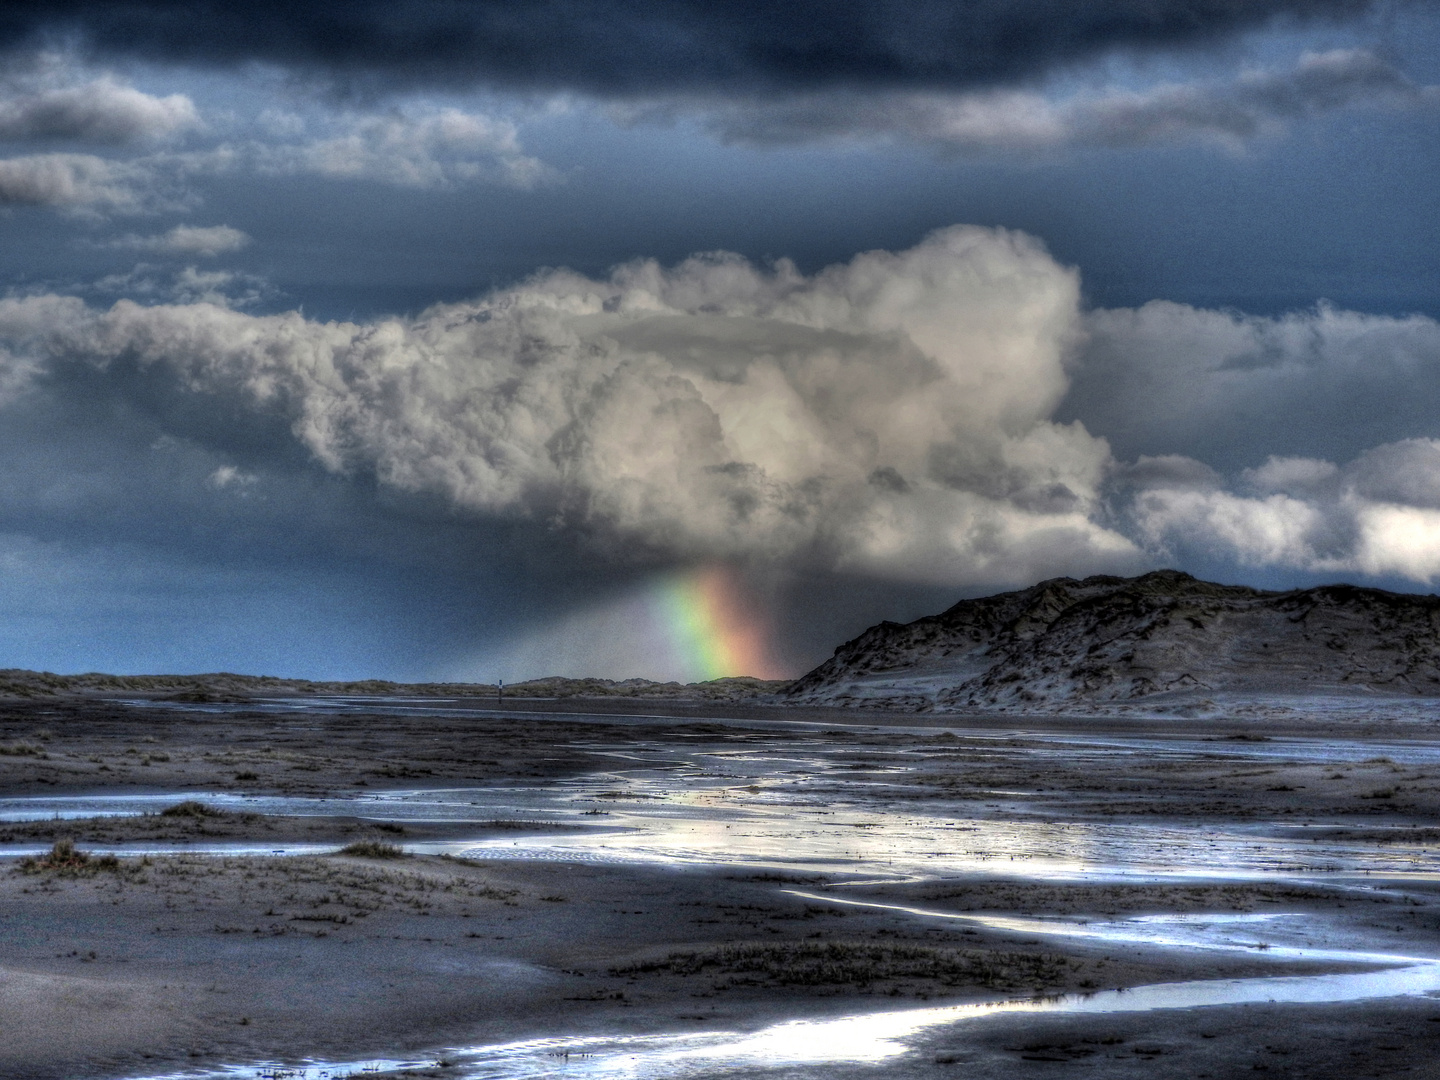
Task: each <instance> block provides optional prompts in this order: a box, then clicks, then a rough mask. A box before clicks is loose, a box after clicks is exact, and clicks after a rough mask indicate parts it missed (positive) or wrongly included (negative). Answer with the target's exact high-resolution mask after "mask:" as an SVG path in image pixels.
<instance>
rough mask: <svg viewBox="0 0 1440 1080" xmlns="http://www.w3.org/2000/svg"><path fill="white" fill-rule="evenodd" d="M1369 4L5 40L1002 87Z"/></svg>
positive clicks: (242, 19) (1226, 4)
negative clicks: (1137, 51)
mask: <svg viewBox="0 0 1440 1080" xmlns="http://www.w3.org/2000/svg"><path fill="white" fill-rule="evenodd" d="M1372 6H1374V5H1373V4H1372V3H1371V2H1370V0H1104V2H1094V3H1083V4H1079V3H1072V2H1064V0H971V2H968V3H937V2H934V0H876V2H871V3H866V4H856V3H847V2H837V0H795V2H791V3H785V4H775V3H759V2H755V0H729V2H717V0H469V2H465V0H409V2H390V0H384V2H382V0H356V2H353V3H348V4H336V3H333V2H331V0H323V2H321V0H286V2H283V3H281V2H277V0H259V2H252V3H248V4H232V3H220V2H216V0H131V2H126V3H100V2H94V0H89V2H87V0H30V2H24V0H22V2H18V3H7V4H5V5H4V7H3V9H0V45H9V46H12V47H13V46H33V45H34V44H35V43H36V42H37V41H43V40H46V39H53V38H54V37H56V36H63V37H76V36H78V37H79V39H80V40H81V41H82V42H83V43H84V44H85V46H86V47H88V48H90V49H92V50H94V51H96V52H97V53H100V54H102V55H117V56H136V57H142V58H145V59H151V60H160V61H179V62H188V63H200V64H220V65H230V64H236V63H243V62H246V61H251V60H258V61H263V62H269V63H276V64H280V65H283V66H288V67H297V68H309V69H314V70H318V71H323V72H327V73H332V74H336V75H339V76H341V77H360V78H362V79H363V78H366V77H371V76H377V77H380V78H382V79H391V78H393V79H398V80H401V81H407V82H426V81H430V82H442V83H475V84H490V85H500V86H506V87H512V88H515V87H519V88H533V89H542V90H553V89H576V90H582V91H586V92H592V93H599V94H606V95H624V94H631V93H650V92H664V91H684V90H734V89H750V90H753V89H756V88H771V89H776V90H795V89H805V88H815V87H825V86H839V85H851V86H875V87H912V88H925V87H929V88H938V87H953V86H966V85H974V84H979V83H990V82H1001V81H1005V80H1009V79H1015V78H1023V77H1025V76H1028V75H1032V74H1036V73H1039V72H1042V71H1044V70H1046V69H1048V68H1050V67H1053V66H1055V65H1057V64H1063V63H1067V62H1070V61H1076V60H1083V59H1087V58H1090V57H1094V56H1096V55H1099V54H1102V53H1105V52H1107V51H1110V50H1113V49H1132V48H1154V47H1167V46H1181V45H1189V44H1195V43H1205V42H1208V41H1213V40H1217V39H1222V38H1224V37H1226V36H1228V35H1233V34H1235V33H1238V32H1242V31H1245V30H1248V29H1252V28H1256V27H1260V26H1264V25H1267V24H1270V23H1272V22H1274V21H1276V20H1277V19H1285V18H1293V19H1308V18H1314V17H1321V18H1325V17H1344V16H1351V15H1355V14H1359V13H1361V12H1363V11H1365V10H1367V9H1368V8H1370V7H1372Z"/></svg>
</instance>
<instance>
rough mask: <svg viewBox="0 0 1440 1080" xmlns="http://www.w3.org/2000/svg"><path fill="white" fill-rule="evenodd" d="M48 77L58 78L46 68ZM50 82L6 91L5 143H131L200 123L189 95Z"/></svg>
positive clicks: (2, 91)
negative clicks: (10, 141) (6, 141)
mask: <svg viewBox="0 0 1440 1080" xmlns="http://www.w3.org/2000/svg"><path fill="white" fill-rule="evenodd" d="M42 75H45V76H50V78H51V79H53V78H54V73H51V72H44V71H43V69H42ZM61 78H62V80H63V73H61ZM37 81H38V82H40V83H41V85H35V82H37ZM44 81H46V80H45V79H44V78H42V79H39V80H32V79H19V80H15V81H14V82H13V83H12V85H11V86H9V87H0V139H5V140H15V139H79V140H84V141H90V142H104V143H127V142H133V141H136V140H141V139H153V138H162V137H164V136H167V135H173V134H176V133H177V132H181V131H185V130H187V129H190V128H194V127H197V126H198V125H199V122H200V117H199V113H198V112H197V111H196V109H195V103H194V102H193V101H191V100H190V99H189V98H188V97H186V96H185V95H184V94H170V95H167V96H166V97H157V96H155V95H153V94H147V93H145V92H143V91H141V90H137V89H136V88H135V87H133V86H128V85H126V84H124V83H122V82H120V81H118V80H117V79H114V78H113V77H110V76H102V77H100V78H96V79H91V80H88V81H85V82H81V83H76V84H70V85H66V84H65V82H64V81H61V82H60V83H59V84H58V85H43V83H44Z"/></svg>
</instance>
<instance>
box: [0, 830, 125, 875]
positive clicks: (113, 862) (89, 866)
mask: <svg viewBox="0 0 1440 1080" xmlns="http://www.w3.org/2000/svg"><path fill="white" fill-rule="evenodd" d="M119 869H120V860H119V859H117V858H116V857H115V856H114V855H91V854H90V853H89V852H88V851H81V850H80V849H79V848H77V847H76V846H75V841H74V840H71V839H70V838H69V837H65V838H63V839H60V840H56V841H55V843H54V845H52V846H51V848H50V853H49V854H48V855H41V856H39V857H38V858H36V857H33V856H32V857H31V858H28V859H21V860H20V872H21V873H24V874H43V873H46V872H53V873H57V874H60V875H61V876H63V877H90V876H92V875H94V874H98V873H100V872H102V871H111V872H114V871H116V870H119Z"/></svg>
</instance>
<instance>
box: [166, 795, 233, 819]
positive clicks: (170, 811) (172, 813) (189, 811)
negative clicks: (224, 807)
mask: <svg viewBox="0 0 1440 1080" xmlns="http://www.w3.org/2000/svg"><path fill="white" fill-rule="evenodd" d="M160 816H161V817H176V818H181V817H188V818H207V817H219V816H220V811H219V810H216V809H215V808H214V807H213V806H207V805H206V804H205V803H203V802H201V801H200V800H199V799H186V800H185V801H184V802H180V803H176V804H175V805H174V806H167V807H166V808H165V809H164V810H161V811H160Z"/></svg>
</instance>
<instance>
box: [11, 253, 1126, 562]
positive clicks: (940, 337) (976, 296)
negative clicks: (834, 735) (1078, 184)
mask: <svg viewBox="0 0 1440 1080" xmlns="http://www.w3.org/2000/svg"><path fill="white" fill-rule="evenodd" d="M1078 295H1079V290H1078V280H1077V277H1076V275H1075V273H1074V272H1073V271H1071V270H1069V269H1067V268H1065V267H1062V266H1060V265H1059V264H1057V263H1056V262H1055V261H1054V260H1053V259H1052V258H1051V257H1050V256H1049V255H1048V254H1047V253H1046V252H1045V251H1044V250H1043V248H1041V247H1040V245H1039V244H1038V243H1037V242H1036V241H1034V240H1032V239H1031V238H1029V237H1027V236H1024V235H1022V234H1017V233H1011V232H1006V231H1004V230H991V229H981V228H974V227H956V228H951V229H946V230H943V231H940V232H937V233H935V234H933V235H932V236H931V237H929V238H928V239H927V240H926V241H925V242H924V243H922V244H920V245H919V246H918V247H915V248H913V249H911V250H909V251H905V252H900V253H898V254H892V253H888V252H870V253H867V254H862V255H858V256H856V257H855V258H854V259H853V260H851V261H850V262H849V263H846V264H843V265H838V266H833V267H830V268H829V269H827V270H824V271H822V272H820V273H819V274H816V275H815V276H813V277H806V276H804V275H801V274H800V273H798V272H797V271H796V269H795V268H794V266H793V265H791V264H789V263H787V262H780V263H778V264H777V265H776V266H775V267H774V268H773V269H772V270H762V269H760V268H757V267H755V266H754V265H752V264H750V263H748V262H746V261H745V260H743V259H740V258H739V257H737V256H731V255H723V254H717V255H711V256H701V257H696V258H692V259H689V260H687V261H685V262H683V263H681V264H680V265H678V266H676V267H674V268H673V269H664V268H662V267H660V266H659V265H657V264H656V263H654V262H651V261H641V262H635V263H631V264H628V265H625V266H622V267H620V268H619V269H617V270H615V271H614V272H613V273H612V274H611V275H610V276H609V277H608V278H605V279H601V280H595V279H591V278H587V277H583V276H580V275H578V274H574V273H570V272H565V271H558V272H551V273H547V274H544V275H541V276H539V277H536V278H533V279H531V280H530V281H528V282H525V283H524V284H522V285H519V286H516V287H514V288H510V289H505V290H502V291H500V292H496V293H493V294H491V295H489V296H487V297H484V298H483V299H481V300H479V301H476V302H472V303H466V304H456V305H446V306H441V307H436V308H433V309H431V310H429V311H427V312H425V313H424V314H423V315H421V316H420V317H419V318H416V319H403V320H402V319H393V320H385V321H380V322H375V323H370V324H353V323H320V322H314V321H309V320H307V319H305V318H303V317H302V316H301V315H299V314H298V313H291V314H284V315H273V316H252V315H246V314H242V313H239V312H236V311H233V310H228V309H225V308H223V307H217V306H214V305H211V304H193V305H182V306H174V305H171V306H156V307H141V306H139V305H137V304H134V303H132V302H128V301H122V302H120V303H118V304H116V305H115V306H114V307H113V308H111V309H110V310H109V311H104V312H101V311H95V310H93V309H91V308H88V307H86V306H85V305H83V304H82V303H81V302H79V301H77V300H64V299H62V298H57V297H38V298H29V299H23V300H12V301H5V302H0V335H3V337H4V338H5V339H6V340H7V341H8V342H9V343H10V345H11V350H12V354H13V355H15V356H17V357H25V358H26V360H25V362H26V363H27V364H33V363H42V364H43V363H50V364H54V363H66V362H75V361H77V360H78V361H83V362H86V363H90V364H98V365H102V366H103V365H109V364H113V363H116V362H118V361H120V360H121V359H122V358H124V359H126V360H127V361H130V360H133V361H136V362H138V363H140V364H141V365H165V366H167V367H169V368H170V369H173V370H174V371H175V372H176V373H177V374H178V375H179V376H180V377H181V378H182V379H183V380H184V381H185V382H186V384H187V385H188V386H190V387H191V388H192V389H195V390H200V391H205V392H219V393H224V392H229V393H239V394H242V395H245V396H248V397H249V398H250V399H252V400H253V401H255V402H257V403H262V404H264V405H266V406H268V407H274V408H281V409H284V410H286V411H287V412H288V414H289V415H290V417H291V419H292V423H293V430H294V431H295V434H296V435H297V436H298V437H299V438H300V439H301V440H302V441H303V442H304V444H305V445H306V446H308V447H309V448H310V450H311V451H312V452H313V453H314V454H315V455H316V456H317V457H318V458H319V459H320V460H321V461H322V462H324V463H325V464H326V465H327V466H329V467H330V468H332V469H336V470H353V469H364V470H373V471H374V473H375V474H376V475H377V476H378V477H379V479H380V480H381V481H382V482H384V483H386V484H389V485H393V486H396V487H399V488H403V489H407V490H413V491H430V492H438V493H441V494H443V495H445V496H447V497H448V498H449V499H451V500H453V502H454V503H455V504H456V505H457V506H459V507H463V508H467V509H470V510H475V511H481V512H485V513H489V514H502V515H520V516H525V517H529V518H532V519H537V520H543V521H551V522H554V523H556V524H562V525H565V526H567V527H572V528H579V529H583V530H587V531H589V532H590V533H591V534H592V535H594V536H595V537H596V538H597V539H598V540H600V541H601V542H607V541H615V547H616V548H617V549H619V548H621V547H623V548H624V549H625V550H626V551H627V553H628V554H629V555H630V556H632V557H633V555H634V553H635V552H637V551H640V552H648V553H649V554H650V555H651V556H652V557H661V558H705V557H716V556H721V557H734V558H761V559H765V560H777V559H779V560H786V561H790V562H792V563H793V562H796V561H798V562H800V563H803V564H808V565H819V566H823V567H826V568H847V569H854V570H862V571H865V572H869V573H876V574H880V575H882V576H886V577H898V578H909V579H919V580H929V581H943V582H950V583H954V582H961V581H968V580H979V579H985V578H989V579H994V578H995V577H1001V578H1006V579H1009V578H1023V577H1026V576H1028V575H1029V574H1030V573H1031V572H1032V570H1033V568H1034V566H1039V565H1045V566H1048V565H1051V564H1052V563H1053V562H1055V561H1056V560H1057V559H1058V560H1062V561H1065V562H1066V563H1067V564H1069V565H1076V566H1081V567H1084V566H1087V565H1101V564H1104V565H1113V564H1114V563H1115V562H1116V561H1117V560H1120V561H1123V560H1124V559H1125V558H1127V557H1129V556H1130V555H1133V553H1134V548H1133V547H1132V545H1131V544H1130V542H1129V541H1127V540H1125V539H1124V538H1122V537H1121V536H1119V535H1117V534H1116V533H1114V532H1111V531H1110V530H1108V529H1106V528H1104V527H1103V526H1101V525H1099V524H1097V523H1096V516H1097V500H1098V489H1099V486H1100V484H1101V481H1102V480H1103V478H1104V473H1105V469H1106V467H1107V462H1108V460H1109V452H1108V449H1107V447H1106V445H1105V443H1104V441H1103V440H1099V439H1095V438H1093V437H1092V436H1090V435H1089V434H1088V433H1087V432H1086V431H1085V429H1084V428H1083V427H1082V426H1081V425H1080V424H1078V423H1072V424H1057V423H1054V422H1052V421H1051V420H1050V419H1049V417H1050V414H1051V413H1052V412H1053V411H1054V409H1055V407H1056V405H1057V404H1058V403H1059V401H1060V399H1061V398H1062V397H1063V395H1064V394H1065V391H1066V388H1067V379H1066V375H1065V371H1064V361H1065V358H1066V354H1067V351H1068V350H1069V349H1070V348H1071V346H1072V345H1073V343H1074V341H1075V339H1076V335H1077V332H1078V323H1079V308H1078Z"/></svg>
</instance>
